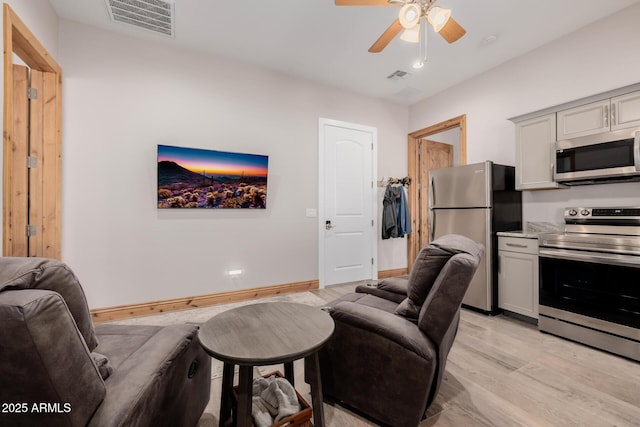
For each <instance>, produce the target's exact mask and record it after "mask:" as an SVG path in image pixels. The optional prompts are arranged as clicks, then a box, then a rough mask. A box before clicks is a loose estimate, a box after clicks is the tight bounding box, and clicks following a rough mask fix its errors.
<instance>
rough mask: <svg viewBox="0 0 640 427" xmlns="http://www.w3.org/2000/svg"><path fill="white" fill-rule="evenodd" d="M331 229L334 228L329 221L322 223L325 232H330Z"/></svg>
mask: <svg viewBox="0 0 640 427" xmlns="http://www.w3.org/2000/svg"><path fill="white" fill-rule="evenodd" d="M333 227H335V226H334V225H331V221H328V220H327V221H325V222H324V228H325V229H326V230H331V229H332V228H333Z"/></svg>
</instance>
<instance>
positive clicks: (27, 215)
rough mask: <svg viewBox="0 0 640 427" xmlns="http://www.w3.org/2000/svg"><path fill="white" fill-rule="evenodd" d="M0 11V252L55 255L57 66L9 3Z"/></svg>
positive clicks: (58, 172)
mask: <svg viewBox="0 0 640 427" xmlns="http://www.w3.org/2000/svg"><path fill="white" fill-rule="evenodd" d="M3 12H4V88H5V90H4V134H3V137H4V159H3V160H4V171H3V173H4V174H3V176H4V181H3V187H4V192H3V255H4V256H38V257H45V258H56V259H60V258H61V245H60V243H61V241H60V240H61V239H60V234H61V225H62V215H61V205H62V197H61V190H62V136H61V128H62V96H61V95H62V69H61V68H60V66H59V65H58V63H57V62H56V61H55V60H54V59H53V57H52V56H51V55H50V54H49V53H48V52H47V50H46V49H45V48H44V47H43V46H42V44H41V43H40V42H39V41H38V39H36V37H35V36H34V35H33V33H31V31H30V30H29V29H28V28H27V27H26V26H25V24H24V22H22V21H21V20H20V18H19V17H18V16H17V15H16V14H15V13H14V12H13V10H11V8H10V7H9V5H7V4H5V5H4V7H3ZM14 55H16V56H18V57H19V58H20V59H21V60H22V61H23V62H24V64H26V65H27V67H28V68H27V67H24V66H22V65H14V64H13V61H14ZM29 87H30V88H31V89H32V90H30V93H29V95H27V89H28V88H29ZM27 225H30V226H33V227H29V229H27ZM28 230H29V231H28Z"/></svg>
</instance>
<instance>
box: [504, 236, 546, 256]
mask: <svg viewBox="0 0 640 427" xmlns="http://www.w3.org/2000/svg"><path fill="white" fill-rule="evenodd" d="M498 250H501V251H511V252H522V253H526V254H534V255H537V254H538V239H528V238H525V237H506V236H499V237H498Z"/></svg>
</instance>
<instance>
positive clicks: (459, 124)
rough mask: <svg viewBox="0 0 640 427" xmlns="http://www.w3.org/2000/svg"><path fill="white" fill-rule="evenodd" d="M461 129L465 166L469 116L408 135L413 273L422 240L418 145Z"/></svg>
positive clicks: (409, 257) (409, 244) (409, 250)
mask: <svg viewBox="0 0 640 427" xmlns="http://www.w3.org/2000/svg"><path fill="white" fill-rule="evenodd" d="M455 128H460V164H461V165H465V164H466V163H467V115H466V114H463V115H461V116H458V117H454V118H452V119H449V120H445V121H444V122H440V123H436V124H435V125H432V126H429V127H426V128H424V129H420V130H417V131H415V132H412V133H410V134H409V135H408V144H409V147H408V153H409V163H408V172H409V173H408V175H409V177H410V178H411V182H412V184H413V185H410V186H409V190H408V199H409V200H408V202H409V214H410V215H411V226H412V229H413V233H411V234H408V235H407V266H408V270H409V271H411V268H412V267H413V262H414V260H415V259H416V256H418V252H419V251H420V239H419V238H417V236H418V234H417V233H418V232H419V230H420V228H419V227H420V222H421V221H420V218H419V215H420V201H419V199H418V193H419V192H418V188H417V187H418V184H419V183H420V165H419V157H418V150H419V146H418V143H419V141H420V140H421V139H423V138H426V137H428V136H431V135H434V134H436V133H440V132H444V131H447V130H450V129H455Z"/></svg>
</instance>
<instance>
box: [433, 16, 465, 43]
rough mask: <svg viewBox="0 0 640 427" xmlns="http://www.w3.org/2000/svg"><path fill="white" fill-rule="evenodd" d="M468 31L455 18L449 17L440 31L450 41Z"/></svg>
mask: <svg viewBox="0 0 640 427" xmlns="http://www.w3.org/2000/svg"><path fill="white" fill-rule="evenodd" d="M466 33H467V31H466V30H465V29H464V28H462V27H461V26H460V24H458V22H457V21H456V20H455V19H453V18H449V20H448V21H447V23H446V24H445V26H444V27H442V29H441V30H440V31H439V34H440V35H441V36H442V38H443V39H445V40H446V41H447V42H449V43H453V42H455V41H456V40H458V39H459V38H460V37H462V36H464V35H465V34H466Z"/></svg>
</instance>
